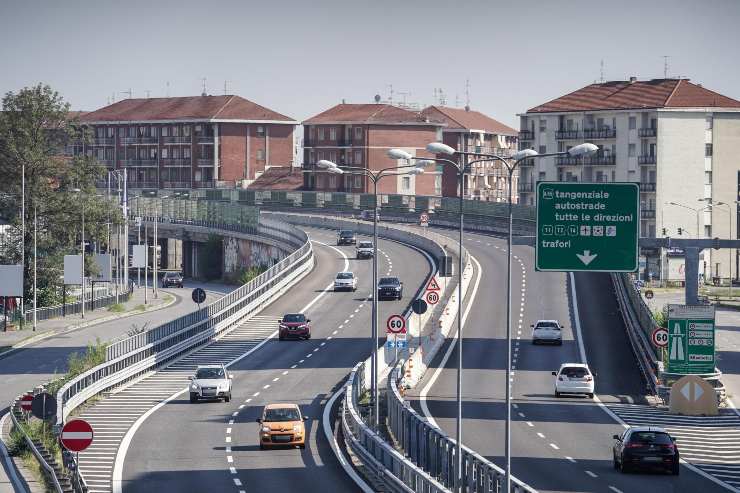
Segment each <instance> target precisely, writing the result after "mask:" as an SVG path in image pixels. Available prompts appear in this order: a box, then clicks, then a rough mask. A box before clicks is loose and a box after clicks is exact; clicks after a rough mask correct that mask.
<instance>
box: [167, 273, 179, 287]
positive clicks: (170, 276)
mask: <svg viewBox="0 0 740 493" xmlns="http://www.w3.org/2000/svg"><path fill="white" fill-rule="evenodd" d="M182 286H183V278H182V274H180V273H179V272H165V273H164V276H162V287H163V288H169V287H176V288H181V287H182Z"/></svg>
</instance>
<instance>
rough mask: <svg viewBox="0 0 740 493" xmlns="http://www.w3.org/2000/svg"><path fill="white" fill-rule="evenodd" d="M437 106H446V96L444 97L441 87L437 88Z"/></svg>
mask: <svg viewBox="0 0 740 493" xmlns="http://www.w3.org/2000/svg"><path fill="white" fill-rule="evenodd" d="M439 104H440V106H445V105H447V96H446V95H445V93H444V91H443V90H442V88H441V87H440V88H439Z"/></svg>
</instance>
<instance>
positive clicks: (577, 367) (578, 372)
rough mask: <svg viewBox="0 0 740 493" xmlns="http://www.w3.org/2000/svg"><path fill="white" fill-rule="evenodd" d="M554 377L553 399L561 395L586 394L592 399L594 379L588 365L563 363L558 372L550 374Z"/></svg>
mask: <svg viewBox="0 0 740 493" xmlns="http://www.w3.org/2000/svg"><path fill="white" fill-rule="evenodd" d="M552 374H553V375H554V376H555V397H560V396H561V394H586V395H588V397H589V398H591V399H593V397H594V387H595V382H594V377H595V376H596V374H595V373H593V374H592V373H591V370H589V368H588V365H586V364H584V363H563V364H562V365H560V369H559V370H558V371H554V372H552Z"/></svg>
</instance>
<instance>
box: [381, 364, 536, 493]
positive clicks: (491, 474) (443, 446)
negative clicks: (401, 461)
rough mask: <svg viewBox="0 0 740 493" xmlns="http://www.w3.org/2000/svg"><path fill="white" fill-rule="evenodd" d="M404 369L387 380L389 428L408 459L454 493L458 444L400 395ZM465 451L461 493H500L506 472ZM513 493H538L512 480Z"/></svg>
mask: <svg viewBox="0 0 740 493" xmlns="http://www.w3.org/2000/svg"><path fill="white" fill-rule="evenodd" d="M402 378H403V373H402V371H401V365H399V366H397V367H396V368H394V369H393V370H392V371H391V374H390V376H389V377H388V389H387V392H388V396H387V403H388V427H389V428H390V431H391V433H393V436H394V438H395V439H396V441H397V442H398V444H399V445H400V447H401V450H402V451H403V453H404V454H405V456H406V457H407V458H408V459H409V460H411V461H412V462H413V463H414V464H415V465H416V466H417V467H418V468H420V469H422V470H423V471H424V472H425V473H427V475H428V476H430V477H432V478H434V480H435V481H437V482H438V483H439V484H441V485H443V486H444V488H445V489H446V490H454V489H455V482H456V480H455V478H456V477H457V471H456V465H457V459H456V457H455V455H456V442H455V440H454V439H452V438H450V437H449V436H447V434H446V433H444V432H443V431H442V430H440V429H439V428H437V427H436V426H433V425H431V424H430V423H429V422H428V421H427V420H426V419H425V418H423V417H422V416H420V415H419V413H417V412H416V411H415V410H414V409H413V408H412V407H411V405H410V403H409V402H408V401H404V399H403V397H402V396H401V393H400V391H399V384H400V383H401V380H402ZM461 449H462V475H461V478H462V486H461V490H460V491H461V493H499V492H501V491H503V490H502V488H503V486H502V485H503V481H504V470H503V469H501V468H500V467H498V466H497V465H495V464H494V463H493V462H491V461H489V460H488V459H486V458H484V457H483V456H481V455H479V454H477V453H476V452H474V451H473V450H471V449H469V448H468V447H466V446H465V445H463V446H462V447H461ZM511 483H512V491H513V492H517V493H519V492H530V493H535V492H536V490H534V489H533V488H532V487H530V486H529V485H527V484H526V483H523V482H522V481H519V480H518V479H516V478H514V477H512V479H511Z"/></svg>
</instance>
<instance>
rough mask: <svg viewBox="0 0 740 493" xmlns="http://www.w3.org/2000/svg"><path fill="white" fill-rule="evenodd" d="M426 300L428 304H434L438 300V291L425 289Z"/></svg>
mask: <svg viewBox="0 0 740 493" xmlns="http://www.w3.org/2000/svg"><path fill="white" fill-rule="evenodd" d="M426 300H427V303H428V304H430V305H436V304H437V303H438V302H439V293H437V292H436V291H427V294H426Z"/></svg>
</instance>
